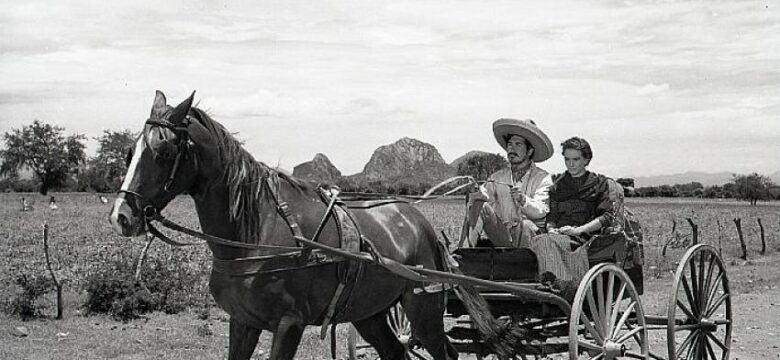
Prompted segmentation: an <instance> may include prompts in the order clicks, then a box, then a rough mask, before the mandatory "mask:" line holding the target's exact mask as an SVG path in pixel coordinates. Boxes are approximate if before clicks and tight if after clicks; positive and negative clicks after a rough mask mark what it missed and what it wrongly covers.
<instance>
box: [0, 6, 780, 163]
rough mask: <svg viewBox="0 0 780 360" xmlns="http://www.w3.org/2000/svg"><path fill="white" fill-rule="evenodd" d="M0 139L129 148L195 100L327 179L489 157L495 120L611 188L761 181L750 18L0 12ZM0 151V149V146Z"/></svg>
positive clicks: (722, 12)
mask: <svg viewBox="0 0 780 360" xmlns="http://www.w3.org/2000/svg"><path fill="white" fill-rule="evenodd" d="M0 4H1V5H2V6H1V8H2V9H3V11H2V12H0V133H6V132H9V131H11V130H12V129H17V128H21V127H22V126H25V125H29V124H31V123H32V122H33V120H35V119H38V120H41V121H43V122H46V123H50V124H55V125H58V126H62V127H64V128H65V129H66V132H67V133H68V134H72V133H79V134H84V135H86V136H87V137H89V138H90V140H89V142H88V153H89V154H90V155H92V154H94V151H95V150H96V142H95V141H94V139H93V138H94V137H97V136H99V135H101V134H102V132H103V130H105V129H110V130H120V129H130V130H133V131H139V130H140V129H141V128H142V125H143V122H144V121H145V119H146V118H147V117H148V115H149V111H150V109H151V105H152V101H153V99H154V94H155V90H161V91H163V92H164V93H165V94H166V95H167V97H168V99H169V103H173V104H174V105H175V104H176V103H178V102H180V101H182V100H183V99H184V98H186V97H187V96H188V95H189V94H190V93H191V92H192V91H193V90H195V91H196V95H195V101H196V102H197V103H198V107H200V108H202V109H205V110H207V111H208V112H209V113H210V114H211V115H212V116H213V118H214V119H215V120H217V121H219V122H220V123H222V124H223V125H224V126H225V127H226V128H227V129H229V130H230V131H231V132H234V133H236V136H237V137H238V138H239V139H241V140H243V141H245V146H246V148H247V150H249V151H250V152H251V153H252V154H253V155H254V156H255V158H256V159H258V160H260V161H263V162H265V163H266V164H269V165H272V166H280V167H282V168H286V169H288V170H292V168H293V167H294V166H295V165H297V164H299V163H302V162H304V161H308V160H311V159H312V158H313V157H314V155H315V154H317V153H323V154H325V155H326V156H328V158H330V160H331V162H332V163H333V164H334V165H335V166H336V167H338V168H339V169H340V170H341V171H342V173H344V174H354V173H357V172H360V171H361V170H362V169H363V166H364V165H365V164H366V162H368V160H369V158H370V157H371V154H372V153H373V151H374V150H375V149H376V148H377V147H379V146H381V145H386V144H390V143H393V142H395V141H397V140H399V139H401V138H403V137H411V138H415V139H418V140H421V141H423V142H426V143H429V144H432V145H434V146H435V147H436V148H437V149H438V150H439V152H440V153H441V155H442V157H443V158H444V159H445V160H446V161H447V162H451V161H452V160H454V159H456V158H457V157H459V156H461V155H463V154H465V153H466V152H468V151H470V150H482V151H488V152H492V153H502V152H503V151H502V149H501V148H500V147H499V146H498V144H497V143H496V142H495V140H494V138H493V134H492V130H491V124H492V123H493V121H495V120H496V119H499V118H506V117H509V118H519V119H525V118H531V119H534V120H535V121H536V123H537V124H538V125H539V127H540V128H541V129H542V130H544V131H545V132H546V133H547V135H548V136H549V137H550V139H551V140H552V142H553V144H554V145H555V147H556V155H554V156H553V158H551V159H550V160H548V161H546V162H543V163H541V164H540V166H541V167H543V168H545V169H547V170H548V171H550V172H556V173H557V172H561V171H563V170H564V165H563V159H562V156H561V155H560V151H559V150H560V149H559V144H560V143H561V142H562V141H563V140H565V139H567V138H569V137H571V136H580V137H583V138H585V139H587V140H588V141H589V142H590V143H591V146H592V148H593V152H594V158H593V161H592V163H591V165H590V169H591V170H594V171H597V172H600V173H604V174H607V175H610V176H613V177H625V176H651V175H660V174H671V173H680V172H685V171H704V172H721V171H730V172H736V173H750V172H758V173H762V174H770V173H772V172H775V171H778V170H780V5H779V4H776V3H773V2H770V1H717V0H708V1H583V0H577V1H514V0H512V1H488V2H486V1H482V0H474V1H460V0H457V1H450V0H441V1H425V0H422V1H406V0H393V1H338V2H335V1H290V0H286V1H216V0H211V1H199V0H192V1H147V0H137V1H102V0H101V1H63V0H56V1H55V0H52V1H35V0H32V1H30V0H26V1H23V2H22V1H16V0H14V1H8V0H0ZM0 146H2V145H0Z"/></svg>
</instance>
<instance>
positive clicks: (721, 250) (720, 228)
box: [715, 219, 723, 257]
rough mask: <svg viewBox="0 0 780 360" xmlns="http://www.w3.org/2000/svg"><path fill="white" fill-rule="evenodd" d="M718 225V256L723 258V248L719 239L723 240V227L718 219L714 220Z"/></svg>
mask: <svg viewBox="0 0 780 360" xmlns="http://www.w3.org/2000/svg"><path fill="white" fill-rule="evenodd" d="M715 221H716V222H717V223H718V255H720V256H721V257H723V246H722V245H721V239H722V238H723V235H722V233H723V225H721V224H720V219H716V220H715Z"/></svg>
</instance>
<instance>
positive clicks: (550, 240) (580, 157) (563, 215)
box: [530, 137, 613, 297]
mask: <svg viewBox="0 0 780 360" xmlns="http://www.w3.org/2000/svg"><path fill="white" fill-rule="evenodd" d="M561 147H562V150H563V151H562V153H563V158H564V161H565V163H566V172H565V173H564V174H561V175H557V176H556V177H555V178H554V183H553V186H552V187H551V188H550V212H549V213H548V214H547V234H544V235H540V236H538V237H536V238H535V239H534V241H532V244H531V246H530V247H531V249H532V250H533V251H534V253H536V256H537V259H538V262H539V276H540V279H539V280H540V281H542V282H544V283H552V284H553V286H554V287H555V288H558V289H559V290H561V291H562V292H563V295H564V297H573V296H574V292H576V288H577V284H578V283H579V281H580V279H581V278H582V277H583V276H584V275H585V273H586V272H587V271H588V252H587V249H586V247H580V245H582V244H583V243H584V242H585V241H586V240H588V239H589V238H590V236H591V235H592V234H594V233H595V232H597V231H598V230H599V229H602V228H605V227H607V226H609V225H610V223H611V222H612V219H613V203H612V201H611V200H610V197H609V183H608V179H607V177H605V176H603V175H598V174H595V173H592V172H590V171H588V170H587V166H588V164H590V161H591V159H592V158H593V151H592V150H591V148H590V144H588V142H587V141H585V140H584V139H582V138H579V137H573V138H571V139H568V140H566V141H564V142H563V143H562V144H561Z"/></svg>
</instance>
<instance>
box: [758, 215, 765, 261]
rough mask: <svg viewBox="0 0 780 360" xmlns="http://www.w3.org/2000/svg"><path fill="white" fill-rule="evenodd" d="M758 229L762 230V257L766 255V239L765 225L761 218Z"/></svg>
mask: <svg viewBox="0 0 780 360" xmlns="http://www.w3.org/2000/svg"><path fill="white" fill-rule="evenodd" d="M758 227H759V228H761V255H764V254H766V239H765V238H764V224H762V223H761V218H758Z"/></svg>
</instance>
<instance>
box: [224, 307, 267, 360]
mask: <svg viewBox="0 0 780 360" xmlns="http://www.w3.org/2000/svg"><path fill="white" fill-rule="evenodd" d="M260 331H261V330H259V329H255V328H253V327H249V326H246V325H244V324H241V323H239V322H238V321H237V320H236V319H234V318H232V317H231V318H230V348H229V350H228V360H249V359H250V358H251V357H252V353H253V352H254V351H255V346H257V339H258V338H260Z"/></svg>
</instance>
